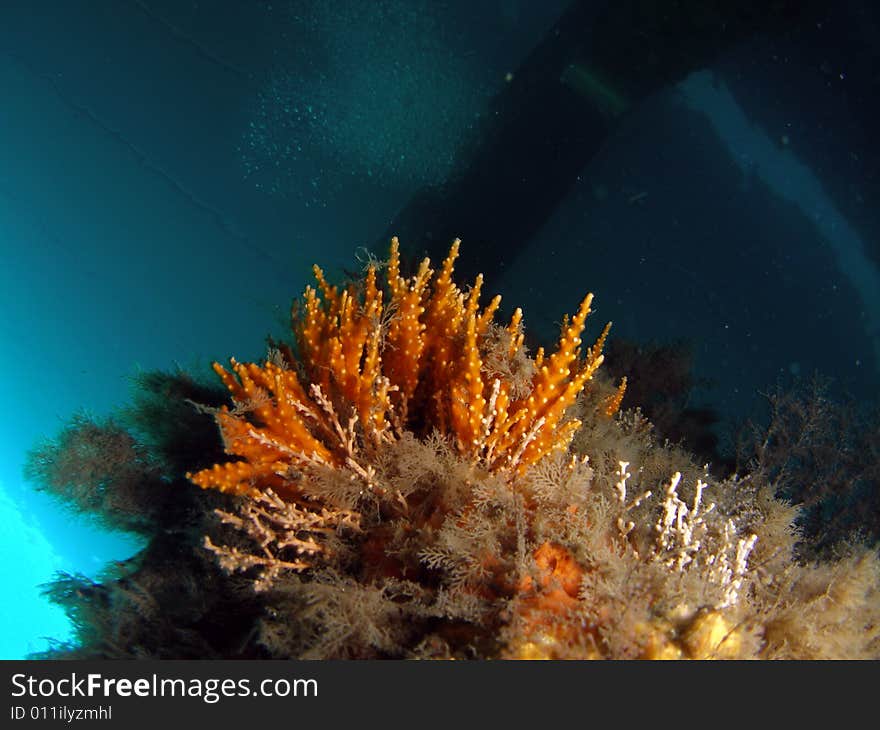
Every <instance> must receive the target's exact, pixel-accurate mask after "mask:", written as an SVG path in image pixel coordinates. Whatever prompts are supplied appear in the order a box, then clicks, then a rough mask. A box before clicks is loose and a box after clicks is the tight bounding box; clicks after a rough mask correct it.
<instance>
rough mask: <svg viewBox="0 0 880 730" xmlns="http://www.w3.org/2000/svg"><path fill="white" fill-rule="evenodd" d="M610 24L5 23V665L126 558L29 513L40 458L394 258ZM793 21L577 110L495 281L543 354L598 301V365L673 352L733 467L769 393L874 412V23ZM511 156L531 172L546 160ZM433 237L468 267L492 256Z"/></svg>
mask: <svg viewBox="0 0 880 730" xmlns="http://www.w3.org/2000/svg"><path fill="white" fill-rule="evenodd" d="M607 5H608V3H604V2H599V1H598V0H597V1H596V2H574V3H571V2H563V1H562V0H543V1H542V2H537V1H536V0H531V1H529V0H509V1H506V2H502V1H501V0H497V1H495V0H477V1H476V2H474V1H471V2H457V1H456V2H432V1H431V0H376V1H375V2H366V1H360V2H358V1H356V0H342V1H341V2H335V3H328V2H321V1H320V0H306V1H302V2H297V1H295V0H289V1H283V0H282V1H281V2H261V1H258V0H239V1H231V0H230V1H227V2H190V1H185V0H115V1H111V0H89V1H88V2H85V1H83V2H65V1H63V0H56V1H55V2H50V1H43V0H28V1H26V2H25V1H18V0H5V1H4V2H3V3H2V7H0V89H2V97H0V98H2V103H0V155H2V158H0V253H2V264H0V277H2V282H0V297H2V310H0V311H2V314H0V369H2V372H0V378H2V382H3V383H4V389H3V396H4V401H5V405H6V409H5V414H6V417H5V418H4V419H3V420H2V425H0V431H2V439H0V444H2V446H0V457H2V458H0V561H2V563H0V565H2V567H0V571H2V582H0V591H2V595H0V617H2V627H3V629H2V631H0V657H2V658H21V657H24V656H25V655H27V654H28V653H31V652H37V651H42V650H44V649H45V648H46V647H47V638H49V637H51V638H54V639H57V640H63V639H65V638H66V637H67V636H68V631H69V627H68V624H67V619H66V617H65V616H64V614H63V612H62V611H61V609H59V608H57V607H55V606H52V605H51V604H50V603H49V602H48V601H47V600H46V599H45V598H44V597H42V596H41V594H40V588H39V586H40V585H41V584H44V583H46V582H47V581H49V580H51V579H52V577H53V576H54V575H55V573H56V572H57V571H66V572H69V573H82V574H84V575H86V576H89V577H95V576H97V575H98V573H99V572H100V571H101V570H102V569H103V568H104V567H105V566H106V565H107V563H108V562H109V561H113V560H119V561H121V560H124V559H125V558H127V557H129V556H130V555H132V554H133V553H134V552H135V551H136V550H137V549H138V542H137V541H136V539H134V538H132V537H130V536H128V535H120V534H110V533H107V532H105V531H103V530H100V529H98V528H97V527H96V526H95V525H94V524H91V525H90V524H89V523H88V521H87V520H86V519H85V518H84V517H83V516H81V515H78V514H74V513H72V512H70V511H69V510H66V509H65V508H63V507H61V506H59V504H58V503H57V502H56V501H54V500H53V499H52V498H51V497H49V496H47V495H45V494H43V493H40V492H38V491H37V490H35V489H34V485H33V484H30V483H28V482H27V481H26V480H25V479H24V477H23V474H22V470H23V464H24V462H25V458H26V454H27V452H28V450H29V449H31V448H33V446H34V444H35V443H37V442H38V441H39V440H40V439H41V438H44V437H50V436H52V435H54V434H55V432H57V431H58V430H59V429H60V428H61V426H62V425H63V424H64V423H65V422H66V421H67V420H68V419H69V418H70V417H71V415H73V414H75V413H76V412H79V411H86V412H87V413H89V414H91V415H93V416H96V417H100V416H103V415H105V414H108V413H110V411H111V410H113V409H114V408H117V407H118V406H119V405H120V404H124V403H125V401H126V400H127V399H128V398H129V396H130V391H131V387H132V378H133V376H134V375H136V374H137V373H139V372H146V371H150V370H154V369H165V370H171V369H174V368H176V367H178V366H180V367H183V368H185V369H192V370H194V371H203V370H204V369H206V367H207V365H208V364H209V363H210V362H211V361H212V360H214V359H224V358H226V357H227V356H228V355H230V354H231V355H235V357H237V358H238V359H239V360H241V361H245V360H249V359H256V358H258V357H260V356H261V353H263V351H264V348H265V339H266V336H267V335H269V334H279V333H283V332H284V331H285V327H286V321H287V317H288V311H289V306H290V302H291V300H292V299H293V298H294V297H296V296H298V295H299V294H300V293H301V291H302V290H303V288H304V287H305V286H306V284H308V283H309V282H310V279H311V266H312V264H313V263H320V264H321V266H322V267H323V268H324V269H325V271H328V272H330V273H332V274H334V275H335V276H334V278H338V276H339V275H342V274H343V273H344V272H346V271H357V270H359V269H360V268H361V266H362V264H363V261H364V259H365V257H366V255H367V252H368V251H370V252H373V253H374V254H376V255H377V256H379V257H382V256H384V255H385V249H383V248H381V247H380V246H379V242H380V241H381V240H382V239H383V237H385V236H386V233H387V231H388V229H389V226H392V225H393V222H394V221H395V220H396V217H397V216H398V215H399V213H400V211H401V210H402V209H404V207H405V206H406V205H407V204H408V202H409V201H410V200H411V199H412V198H413V197H414V196H417V195H419V194H421V192H422V191H424V190H426V189H430V188H432V187H437V186H442V185H443V184H444V183H446V182H447V181H449V180H454V179H455V178H456V176H457V175H460V174H462V172H461V171H462V169H463V168H466V166H467V161H468V159H469V158H468V155H469V154H470V153H471V152H472V151H473V150H474V149H476V148H478V147H479V145H480V144H481V143H484V142H485V139H484V138H483V137H482V136H481V135H485V134H486V133H487V132H486V130H487V129H494V127H492V124H497V120H494V121H493V116H495V115H498V114H499V109H503V106H499V105H498V104H496V100H497V99H498V98H499V96H501V95H503V94H504V93H505V92H506V91H507V90H508V89H511V88H514V87H515V86H516V85H517V84H519V83H533V81H531V80H530V79H523V77H524V76H526V74H527V72H528V69H529V68H530V66H529V64H528V61H529V58H530V54H531V53H532V51H533V49H535V48H536V47H538V46H539V44H541V43H545V44H546V43H548V42H551V43H552V39H553V37H554V33H558V26H556V24H557V23H558V22H559V19H560V18H561V17H563V14H564V13H569V12H571V8H572V7H573V6H579V7H580V8H581V9H582V11H583V14H584V15H585V16H586V17H590V16H591V14H592V15H593V16H594V17H596V18H599V17H601V14H602V13H603V12H604V11H605V10H606V6H607ZM654 5H657V6H662V5H663V3H662V2H661V3H654ZM707 5H714V4H707ZM717 5H718V6H724V5H730V4H729V3H728V4H725V3H717ZM743 5H749V4H748V3H743ZM807 5H810V6H811V7H810V11H809V12H808V13H806V17H803V16H798V17H797V18H796V21H797V22H796V23H795V21H794V20H793V21H792V25H791V26H790V27H785V28H783V29H782V30H781V31H779V32H756V33H753V34H750V35H748V37H744V38H742V39H740V40H738V41H737V42H736V43H732V44H730V45H729V47H727V48H726V49H725V50H724V52H723V53H720V54H718V55H717V57H715V58H713V59H712V61H711V63H706V64H702V65H699V64H698V65H696V66H695V67H692V68H687V72H686V73H683V74H682V75H681V78H680V79H678V80H676V82H675V83H670V84H668V85H666V86H665V87H663V88H661V89H658V90H655V91H653V92H652V93H650V94H646V95H645V96H644V97H643V98H640V99H638V100H629V101H628V102H627V103H626V105H625V109H623V108H618V107H619V102H618V99H617V98H616V96H615V93H614V91H613V89H612V88H610V86H613V83H612V82H613V79H610V80H609V79H605V80H604V82H603V83H602V84H599V83H598V82H596V81H595V79H588V80H587V82H585V83H581V84H577V83H574V84H573V85H574V86H576V87H579V89H580V93H581V94H582V95H586V96H587V97H589V101H591V102H592V103H594V104H595V105H596V106H597V107H600V108H602V109H604V111H605V113H606V115H607V117H608V118H609V119H612V120H613V123H612V122H611V121H609V124H608V131H607V134H605V135H604V136H603V137H602V139H601V143H600V144H597V150H598V151H597V152H596V154H595V155H593V156H592V157H591V159H590V160H589V162H588V163H587V164H586V165H584V166H583V169H582V170H581V171H580V173H579V174H578V175H576V177H575V178H574V179H572V180H570V181H565V185H564V192H563V193H561V194H560V195H559V196H558V200H557V201H556V203H555V205H554V206H553V207H552V212H551V213H550V214H549V215H548V216H547V217H546V219H545V220H543V221H542V222H541V225H540V226H539V227H537V230H536V232H534V233H533V234H531V235H529V236H528V237H527V240H525V241H522V242H520V244H519V245H517V247H516V248H515V249H512V250H511V251H510V252H509V255H507V256H506V257H505V260H504V261H503V262H502V261H498V266H497V269H496V270H494V271H493V270H486V271H485V273H486V275H487V277H489V281H490V284H489V289H490V293H494V292H496V291H497V292H500V293H501V294H502V295H503V297H504V301H505V302H506V303H507V304H510V305H511V306H515V305H519V306H521V307H523V309H524V315H525V319H526V321H527V322H528V324H529V326H530V328H533V329H534V330H535V331H536V332H537V336H538V337H539V338H543V339H544V340H548V339H551V338H552V337H554V335H555V332H556V330H557V329H558V325H559V319H558V318H559V316H560V313H561V312H564V311H572V310H573V308H574V307H575V306H576V304H577V302H578V301H579V299H580V297H581V296H582V295H583V292H585V291H588V290H589V291H593V292H594V293H595V295H596V307H595V309H596V312H597V316H596V321H599V320H601V321H602V322H604V321H607V320H612V321H613V322H614V327H613V329H612V333H611V338H612V340H613V339H615V338H620V339H621V340H627V341H632V342H636V343H651V342H659V343H665V344H672V343H681V344H679V345H678V346H680V347H682V348H685V347H687V348H689V350H690V352H691V353H692V356H693V378H694V381H695V383H696V387H694V388H693V390H692V392H691V393H690V394H689V401H688V406H689V407H693V408H705V409H711V410H713V411H714V412H716V414H717V423H715V424H714V426H713V428H715V429H716V432H717V436H718V438H719V442H720V446H719V451H721V452H722V453H723V450H724V438H725V437H724V428H725V426H726V425H727V424H731V423H737V422H742V421H743V420H745V419H747V418H760V417H761V416H762V408H763V405H764V403H763V398H762V396H761V392H762V391H763V392H766V391H768V390H770V389H772V388H773V387H774V386H775V385H776V384H777V383H778V382H780V381H781V382H784V383H791V382H792V381H793V379H795V378H798V377H809V376H811V375H812V374H813V373H814V372H818V373H820V374H821V375H822V376H825V377H830V378H832V385H831V388H832V390H833V392H834V393H835V394H837V395H839V396H840V397H843V396H844V395H849V396H851V397H853V398H854V399H855V400H856V401H857V402H860V403H869V402H871V401H872V400H873V399H874V398H875V397H876V393H877V383H878V375H880V373H878V371H880V263H878V262H880V216H878V215H877V213H876V211H877V206H876V204H875V201H876V196H877V191H878V184H880V179H878V161H880V148H878V146H877V144H876V140H875V139H874V138H873V134H874V131H873V130H876V129H878V128H880V125H878V116H880V115H878V113H877V112H878V109H877V107H876V103H877V102H876V98H877V94H876V92H877V87H878V84H880V77H878V73H880V71H878V69H880V63H878V61H880V59H878V51H877V48H878V44H877V42H876V41H877V35H878V33H880V10H878V9H877V8H876V7H875V6H874V4H873V3H870V2H856V1H855V0H850V1H848V2H842V3H836V4H834V6H833V10H831V9H828V8H830V4H827V5H828V7H826V4H824V3H812V4H810V3H808V4H807ZM719 12H720V11H719ZM579 17H580V16H579ZM554 28H556V29H554ZM587 30H588V28H585V30H584V32H585V33H586V32H587ZM565 31H569V32H570V31H571V29H570V28H568V29H566V28H563V33H562V36H565V35H566V32H565ZM548 39H549V41H548ZM561 42H562V41H560V43H561ZM521 69H524V71H521ZM575 78H577V77H575ZM557 81H559V79H557ZM541 83H548V82H547V81H546V80H544V81H542V82H541ZM540 113H541V112H540V110H534V114H535V115H536V116H538V115H540ZM551 141H552V140H551ZM539 142H540V143H541V144H544V143H545V142H547V140H546V139H544V140H536V149H537V147H538V146H539V145H538V143H539ZM553 143H554V144H555V146H556V149H558V154H559V155H565V154H566V147H565V144H566V140H565V139H560V140H556V141H553ZM499 144H500V142H499ZM542 149H543V148H542ZM506 154H507V155H508V157H509V158H510V159H511V160H512V162H511V164H512V165H513V166H514V167H516V166H517V164H521V166H522V169H523V170H524V172H523V174H524V175H525V174H528V170H529V169H530V164H529V159H530V156H531V155H535V154H537V153H536V151H535V149H532V148H530V147H528V146H522V147H518V148H516V149H509V150H506ZM490 182H491V181H490ZM499 187H501V185H500V181H499ZM551 187H552V186H551ZM483 194H484V195H485V196H486V198H487V200H489V199H492V198H493V196H495V195H497V194H498V193H497V191H496V190H494V189H493V186H492V185H491V184H490V185H488V186H486V188H485V189H484V190H483ZM497 204H498V203H497V201H495V203H494V204H493V206H492V207H493V208H494V207H497ZM511 215H513V213H512V212H511ZM492 223H493V222H492V221H491V220H489V221H487V222H486V225H487V227H489V228H491V226H492ZM448 225H449V226H450V227H451V228H452V229H454V230H455V231H456V234H455V235H459V236H460V237H461V238H462V241H463V243H462V251H463V255H464V256H466V255H467V252H468V249H469V246H473V247H477V246H479V245H480V243H481V242H480V241H479V240H476V241H473V242H469V231H468V230H465V229H462V230H458V229H457V228H456V222H455V221H448ZM396 232H397V233H399V234H400V235H401V237H402V239H403V243H404V245H405V244H406V240H405V239H406V236H407V235H410V234H411V235H412V236H419V235H422V233H423V232H415V231H413V232H411V231H410V230H401V231H396ZM448 244H449V241H448V240H443V241H441V242H440V246H441V248H440V250H444V248H443V247H448ZM413 246H414V249H413V250H415V251H416V252H417V253H419V254H421V253H422V251H423V249H422V248H421V247H420V243H419V242H418V241H413ZM432 253H433V254H434V255H436V252H432ZM484 268H485V265H484ZM592 326H593V327H594V328H595V327H596V326H597V325H596V324H595V323H593V325H592ZM595 334H597V333H596V332H592V333H591V335H593V336H595Z"/></svg>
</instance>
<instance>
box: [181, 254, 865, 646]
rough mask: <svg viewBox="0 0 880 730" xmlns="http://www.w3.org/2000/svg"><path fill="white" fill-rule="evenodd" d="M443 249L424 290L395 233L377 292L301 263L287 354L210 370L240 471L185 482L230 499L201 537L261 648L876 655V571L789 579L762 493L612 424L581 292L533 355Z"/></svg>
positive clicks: (795, 569) (422, 270) (793, 569)
mask: <svg viewBox="0 0 880 730" xmlns="http://www.w3.org/2000/svg"><path fill="white" fill-rule="evenodd" d="M458 245H459V244H458V241H456V242H455V243H454V244H453V246H452V249H451V250H450V253H449V255H448V256H447V258H446V259H445V261H444V262H443V263H442V265H441V267H440V269H439V271H438V272H437V274H436V276H435V272H434V271H433V270H432V269H431V266H430V262H429V261H428V260H427V259H426V260H424V261H423V262H422V263H421V265H420V266H419V267H418V269H417V271H416V273H415V274H414V275H413V276H411V277H410V278H405V277H404V276H403V275H402V274H401V271H400V267H401V264H400V255H399V249H398V244H397V241H396V240H394V241H392V247H391V255H390V259H389V261H388V263H387V269H386V270H385V276H384V281H382V282H380V277H379V267H378V266H376V265H371V266H370V267H369V268H368V269H367V270H366V274H365V276H364V278H363V280H362V281H358V282H355V283H353V284H351V285H349V286H347V287H346V288H344V289H340V288H338V287H336V286H332V285H330V284H329V283H328V282H327V281H326V279H325V278H324V275H323V272H322V271H321V270H320V269H319V268H317V267H315V276H316V279H317V287H316V288H312V287H309V288H307V289H306V291H305V294H304V296H303V299H302V301H301V302H300V303H299V305H298V306H295V308H294V318H293V325H294V326H293V329H294V334H295V345H294V346H293V347H285V346H281V347H278V348H277V349H275V350H273V351H272V352H271V353H270V356H269V358H268V359H267V361H266V362H265V363H262V364H257V363H239V362H237V361H235V360H232V364H231V369H229V370H227V369H226V368H224V367H223V366H221V365H219V364H215V366H214V369H215V371H216V372H217V374H218V375H219V376H220V378H221V379H222V381H223V383H224V385H225V386H226V388H227V389H228V390H229V392H230V393H231V395H232V404H231V406H228V405H227V406H224V407H221V408H220V409H215V410H213V411H212V412H213V413H214V415H215V418H216V421H217V423H218V425H219V427H220V432H221V435H222V438H223V444H224V447H225V450H226V452H227V454H229V455H230V456H232V457H233V458H234V460H232V461H228V462H225V463H220V464H215V465H214V466H212V467H210V468H207V469H202V470H200V471H196V472H194V473H192V472H191V473H188V474H187V477H188V478H189V479H190V480H191V481H192V482H194V483H195V484H197V485H199V486H200V487H203V488H207V489H215V490H219V491H221V492H226V493H228V494H229V495H231V496H232V497H233V500H234V502H235V504H233V506H232V507H231V508H229V509H218V510H216V514H217V515H218V516H219V517H220V520H221V522H222V523H223V525H225V526H226V532H225V533H224V537H223V539H224V540H226V541H227V542H226V544H218V541H217V540H216V539H211V538H209V537H207V538H205V542H204V544H205V546H206V547H207V548H208V549H209V550H210V551H211V552H213V553H214V554H215V555H216V556H217V557H218V558H219V563H220V565H221V567H222V568H223V569H224V570H226V571H227V572H228V573H230V574H238V573H243V574H245V575H247V576H251V577H252V578H253V580H254V582H253V586H254V587H255V588H256V589H257V591H258V592H259V595H260V596H262V597H263V598H262V600H264V601H265V606H266V610H265V613H264V616H263V619H262V621H261V624H260V628H259V634H258V635H259V641H260V642H261V644H262V646H263V647H264V648H265V650H266V651H267V652H268V653H269V655H270V656H278V657H290V656H337V657H371V656H407V657H413V656H423V657H468V656H478V657H512V658H570V657H579V658H602V657H611V658H651V659H678V658H698V659H702V658H748V657H762V656H766V657H780V656H781V657H785V656H797V657H800V658H812V657H827V656H846V657H865V656H877V655H878V654H880V606H878V604H877V601H876V596H877V595H878V586H880V567H878V566H880V563H878V560H877V556H876V555H875V554H873V553H871V552H869V551H865V550H863V549H861V548H857V547H854V546H853V547H851V548H850V549H849V552H848V554H847V556H845V557H844V558H842V559H841V560H839V561H838V562H837V563H836V564H835V566H834V567H832V566H830V565H823V566H808V565H800V564H798V563H797V562H796V561H795V551H794V545H795V543H796V538H797V534H796V530H795V529H794V527H793V523H794V519H795V513H796V511H795V510H794V509H793V508H791V507H789V506H788V505H786V504H784V503H782V502H779V501H777V500H776V499H774V497H773V494H772V489H771V488H770V487H768V486H767V485H765V484H762V483H761V482H760V481H758V480H756V479H754V478H749V477H745V478H730V479H728V480H726V481H724V482H718V481H717V480H713V478H712V477H711V475H710V474H709V471H708V469H706V468H702V469H700V468H698V467H697V466H695V465H694V463H693V461H692V459H691V458H690V457H689V456H688V455H687V454H686V453H684V452H683V451H681V450H680V449H677V448H676V447H673V446H669V445H664V446H661V445H658V444H657V443H655V441H654V438H653V435H652V432H651V426H650V424H649V423H647V422H646V421H645V420H644V418H642V417H641V416H640V414H639V412H638V411H629V412H626V413H624V414H620V415H618V417H617V418H611V416H614V415H615V414H616V412H617V410H618V409H619V407H620V403H621V400H622V396H623V390H624V388H625V385H626V382H625V380H624V381H623V382H621V384H620V385H619V386H618V387H616V388H615V387H614V386H612V385H611V384H610V383H608V382H607V381H606V380H604V378H603V377H602V375H601V373H600V372H599V371H598V368H599V366H600V364H601V362H602V354H601V351H602V346H603V344H604V342H605V338H606V336H607V334H608V330H609V327H608V326H606V327H605V329H604V330H603V331H602V333H601V334H600V336H599V338H598V339H597V341H596V342H595V343H594V344H593V345H592V346H591V347H587V348H584V347H582V342H581V335H582V333H583V330H584V327H585V323H586V318H587V316H588V314H589V312H590V304H591V300H592V299H591V297H590V296H587V297H586V298H585V299H584V300H583V301H582V302H581V305H580V307H579V308H578V310H577V312H576V313H575V315H574V316H573V317H571V318H570V319H568V318H566V319H565V320H564V321H563V325H562V333H561V335H560V339H559V343H558V345H557V348H556V350H555V352H553V353H552V354H549V355H545V353H544V352H543V350H538V352H537V353H536V354H535V356H534V358H532V357H529V356H528V354H527V353H526V351H525V348H524V346H523V339H524V338H523V331H522V313H521V311H520V310H516V311H515V312H514V314H513V316H512V318H511V321H510V322H509V323H508V324H507V325H505V326H502V325H498V324H496V323H495V322H494V316H495V314H496V312H497V310H498V307H499V298H498V297H496V298H495V299H493V300H491V302H490V303H489V304H488V305H487V306H486V307H485V308H481V307H480V305H479V297H480V290H481V286H482V279H481V277H478V278H477V280H476V281H475V282H474V285H473V286H472V287H471V288H470V289H468V290H462V289H460V288H459V287H458V286H457V285H456V284H455V283H454V282H453V280H452V275H453V264H454V262H455V259H456V257H457V255H458ZM588 386H589V387H588ZM631 465H637V466H633V467H631ZM229 528H231V529H229ZM844 603H845V604H846V606H845V607H844ZM798 635H800V636H801V637H802V638H801V639H797V638H796V636H798Z"/></svg>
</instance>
